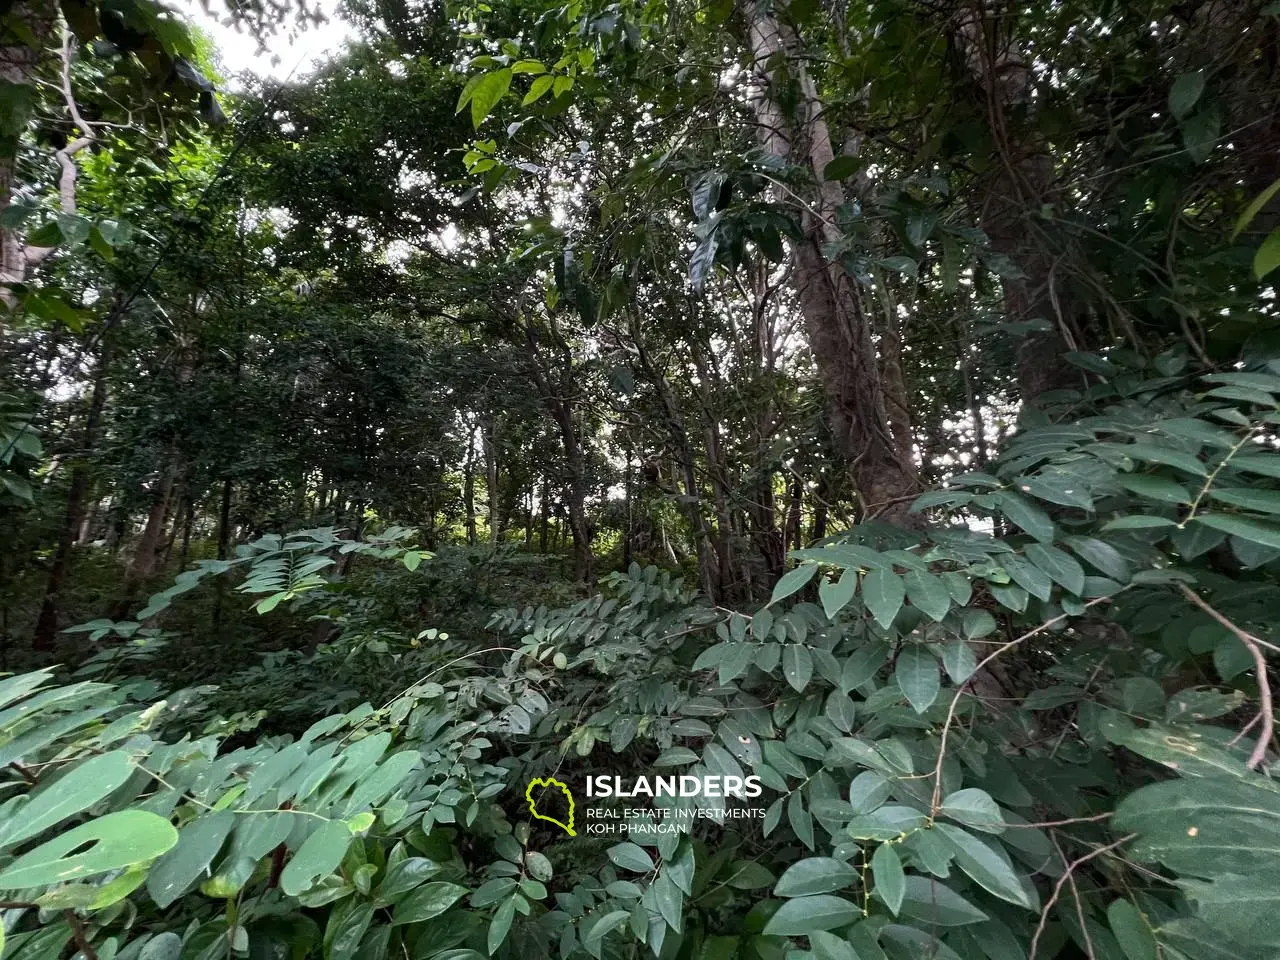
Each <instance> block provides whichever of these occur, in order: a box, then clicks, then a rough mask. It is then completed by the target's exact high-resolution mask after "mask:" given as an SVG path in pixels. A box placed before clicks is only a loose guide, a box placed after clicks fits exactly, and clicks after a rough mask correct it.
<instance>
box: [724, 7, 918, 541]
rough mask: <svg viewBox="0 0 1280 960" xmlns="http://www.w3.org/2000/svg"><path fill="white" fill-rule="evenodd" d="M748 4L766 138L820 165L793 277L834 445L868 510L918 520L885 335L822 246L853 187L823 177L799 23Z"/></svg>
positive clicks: (824, 148) (822, 141) (818, 124)
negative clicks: (884, 358)
mask: <svg viewBox="0 0 1280 960" xmlns="http://www.w3.org/2000/svg"><path fill="white" fill-rule="evenodd" d="M776 9H777V7H776V6H775V8H774V10H776ZM739 10H740V13H741V16H742V18H743V19H744V21H745V23H746V27H747V41H748V46H749V49H750V52H751V57H752V60H753V70H752V88H751V91H750V93H749V96H750V101H751V105H752V108H753V111H754V113H755V119H756V124H757V128H758V130H759V136H760V141H761V144H762V145H763V146H764V149H765V150H766V151H767V152H768V153H770V154H772V155H774V156H776V157H778V158H779V159H781V160H784V161H786V162H788V163H793V164H798V165H803V166H806V167H808V168H809V169H810V170H811V172H812V174H813V186H812V187H811V189H810V190H809V191H808V195H807V196H803V197H801V201H802V206H801V214H800V226H801V230H802V233H803V238H802V239H801V240H799V241H797V242H796V243H794V244H793V248H792V257H793V262H794V267H793V270H792V282H793V284H794V286H795V291H796V297H797V299H798V301H799V306H800V312H801V314H802V316H803V318H804V326H805V331H806V333H807V335H808V340H809V348H810V350H811V351H812V353H813V357H814V363H815V365H816V366H817V370H818V376H819V377H820V379H821V380H822V385H823V391H824V394H825V399H826V405H827V415H828V419H829V421H830V426H831V432H832V434H833V437H834V441H835V445H836V447H837V449H838V450H839V451H840V452H841V453H842V454H844V455H845V456H846V457H847V458H848V459H849V462H850V464H851V467H850V473H851V477H852V480H853V485H854V487H855V489H856V491H857V494H858V496H859V498H860V500H861V503H862V505H863V507H864V512H865V513H866V514H868V515H873V516H877V517H878V518H879V519H882V520H887V521H889V522H894V523H899V524H902V525H905V526H914V525H916V524H918V523H919V522H920V521H919V519H918V517H917V516H916V515H914V514H910V513H908V512H907V510H908V507H909V506H910V500H911V498H912V496H913V495H914V494H915V493H917V492H918V490H919V480H918V476H917V470H916V466H915V463H914V462H913V461H912V460H911V458H910V457H908V456H904V454H903V449H904V448H905V449H909V447H910V444H909V443H908V439H909V438H901V439H899V438H896V437H895V436H894V432H893V429H892V426H891V424H890V418H889V415H888V410H887V406H886V399H885V389H884V378H883V376H882V373H881V369H880V364H879V359H878V358H877V355H876V345H875V343H874V341H873V339H872V331H871V326H870V324H869V323H868V320H867V317H866V316H865V315H864V313H863V305H862V302H861V299H860V297H859V295H858V291H857V290H856V289H855V287H854V281H853V279H852V278H851V277H850V276H849V275H848V274H847V273H846V272H845V271H844V269H843V268H842V267H841V266H840V264H838V263H832V262H829V261H828V260H827V258H826V257H825V256H824V254H823V248H824V246H826V245H827V244H829V243H833V242H837V241H839V240H840V239H841V231H840V229H839V227H838V226H837V225H836V211H837V210H838V209H839V208H840V207H841V206H842V205H843V204H844V203H845V200H846V195H845V189H844V186H843V185H842V184H841V183H840V182H838V181H835V180H824V179H823V174H824V171H825V170H826V167H827V165H828V164H829V163H830V162H831V161H832V160H833V159H834V156H835V154H834V151H833V149H832V146H831V134H830V131H829V129H828V126H827V121H826V119H825V117H824V115H823V104H822V101H821V100H820V99H819V97H818V94H817V90H816V87H815V86H814V83H813V80H812V79H811V78H810V77H809V75H808V72H807V70H806V68H805V61H804V58H803V57H802V56H800V54H799V51H798V49H797V43H796V38H795V34H794V33H793V32H792V30H791V28H790V27H789V26H787V25H786V24H784V23H783V22H782V21H781V20H780V19H778V18H777V16H775V14H774V13H773V12H770V11H769V10H767V8H764V7H761V6H760V5H758V4H756V3H754V2H752V0H740V3H739ZM784 105H785V106H784Z"/></svg>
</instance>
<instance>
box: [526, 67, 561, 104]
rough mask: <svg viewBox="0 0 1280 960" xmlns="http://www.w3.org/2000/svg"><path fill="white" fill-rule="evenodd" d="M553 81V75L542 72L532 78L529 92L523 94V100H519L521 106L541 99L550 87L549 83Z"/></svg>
mask: <svg viewBox="0 0 1280 960" xmlns="http://www.w3.org/2000/svg"><path fill="white" fill-rule="evenodd" d="M553 82H555V77H553V76H551V74H549V73H548V74H543V75H542V76H540V77H536V78H534V81H533V83H531V84H530V85H529V92H528V93H526V94H525V95H524V100H522V101H521V102H520V105H521V106H522V107H527V106H529V104H531V103H536V102H537V101H539V100H541V99H542V97H543V95H544V94H546V92H547V91H548V90H550V89H551V84H552V83H553Z"/></svg>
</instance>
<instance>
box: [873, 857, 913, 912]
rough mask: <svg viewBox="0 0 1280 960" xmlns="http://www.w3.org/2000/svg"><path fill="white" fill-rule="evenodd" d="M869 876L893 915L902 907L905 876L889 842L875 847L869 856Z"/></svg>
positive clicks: (905, 889)
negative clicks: (874, 850)
mask: <svg viewBox="0 0 1280 960" xmlns="http://www.w3.org/2000/svg"><path fill="white" fill-rule="evenodd" d="M871 876H872V879H874V881H875V888H874V892H875V894H876V896H878V897H879V898H880V899H881V900H883V901H884V905H885V906H886V907H888V908H889V912H890V913H892V914H893V915H894V916H895V917H896V916H897V915H898V911H899V910H900V909H901V908H902V898H903V897H904V896H906V893H907V878H906V875H905V874H904V873H903V870H902V861H901V860H900V859H899V858H898V854H897V852H896V851H895V850H894V849H893V845H892V844H890V843H882V844H880V846H878V847H876V852H875V853H874V854H872V856H871Z"/></svg>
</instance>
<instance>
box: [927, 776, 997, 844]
mask: <svg viewBox="0 0 1280 960" xmlns="http://www.w3.org/2000/svg"><path fill="white" fill-rule="evenodd" d="M941 812H942V814H943V816H947V817H950V818H951V819H952V820H956V821H959V822H960V823H963V824H965V825H966V826H970V827H974V828H975V829H978V830H983V831H985V832H987V833H999V832H1001V831H1002V830H1003V829H1004V815H1003V814H1002V813H1001V812H1000V807H999V806H997V804H996V802H995V800H993V799H992V798H991V794H989V793H987V792H986V791H985V790H979V789H977V788H976V787H968V788H966V789H964V790H957V791H956V792H955V793H951V794H948V795H947V796H946V798H945V799H943V801H942V810H941Z"/></svg>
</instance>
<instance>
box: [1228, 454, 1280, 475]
mask: <svg viewBox="0 0 1280 960" xmlns="http://www.w3.org/2000/svg"><path fill="white" fill-rule="evenodd" d="M1228 466H1231V467H1234V468H1235V469H1236V470H1245V471H1248V472H1249V473H1259V474H1262V476H1264V477H1280V456H1277V455H1276V454H1274V453H1244V454H1241V455H1239V456H1236V457H1232V458H1231V460H1230V461H1228Z"/></svg>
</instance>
